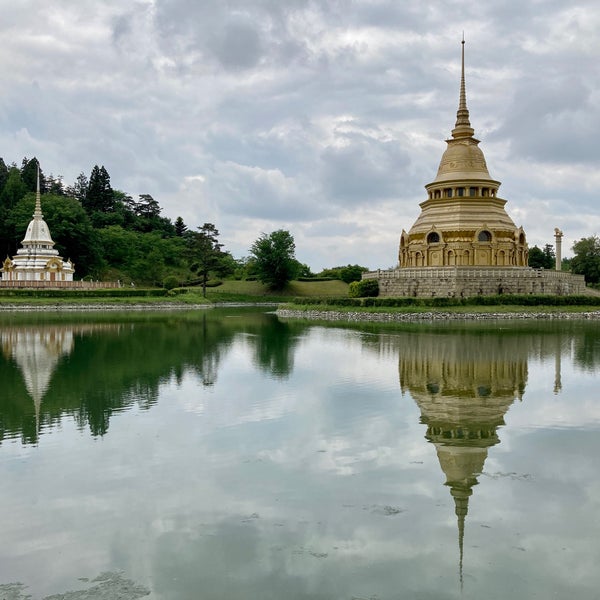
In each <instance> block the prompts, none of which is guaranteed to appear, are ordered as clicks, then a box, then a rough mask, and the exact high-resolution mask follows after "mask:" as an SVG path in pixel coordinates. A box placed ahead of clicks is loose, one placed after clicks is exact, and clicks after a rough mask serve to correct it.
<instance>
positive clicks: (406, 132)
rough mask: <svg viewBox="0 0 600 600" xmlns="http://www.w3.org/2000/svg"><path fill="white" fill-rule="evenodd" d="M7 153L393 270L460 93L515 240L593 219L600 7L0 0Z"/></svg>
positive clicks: (199, 216)
mask: <svg viewBox="0 0 600 600" xmlns="http://www.w3.org/2000/svg"><path fill="white" fill-rule="evenodd" d="M0 9H1V12H2V20H1V22H0V73H1V85H0V156H2V157H3V158H4V160H5V161H6V162H7V163H9V162H12V161H15V162H17V163H18V164H20V161H21V159H22V158H23V157H24V156H27V157H32V156H37V157H38V158H39V159H40V162H41V165H42V168H43V170H44V173H45V174H47V175H49V174H53V175H55V176H58V175H62V176H63V177H64V181H65V183H66V184H72V183H73V181H74V180H75V178H76V177H77V175H78V174H79V173H80V172H84V173H86V174H87V175H89V173H90V171H91V169H92V167H93V166H94V164H99V165H104V166H105V167H106V169H107V170H108V172H109V174H110V176H111V183H112V185H113V187H114V188H116V189H120V190H123V191H125V192H127V193H129V194H131V195H133V196H137V195H138V194H143V193H148V194H151V195H152V196H153V197H154V198H155V199H157V200H158V201H159V202H160V204H161V206H162V207H163V214H164V215H165V216H168V217H170V218H172V219H175V218H176V217H177V216H182V217H183V219H184V220H185V222H186V224H187V225H188V227H189V228H195V227H197V226H199V225H202V224H203V223H204V222H213V223H215V224H216V226H217V228H218V229H219V230H220V232H221V241H222V242H223V243H224V244H225V247H226V248H227V249H228V250H230V251H231V252H232V253H233V255H234V256H236V257H241V256H245V255H247V254H248V248H249V247H250V245H251V244H252V242H253V241H254V240H255V239H256V238H257V237H258V236H259V235H260V234H261V232H267V233H268V232H271V231H273V230H275V229H280V228H284V229H288V230H289V231H290V232H291V233H292V235H293V236H294V238H295V240H296V247H297V257H298V258H299V260H301V261H302V262H305V263H307V264H309V265H310V266H311V267H312V269H313V270H315V271H318V270H320V269H321V268H323V267H327V266H334V265H337V264H347V263H359V264H362V265H365V266H368V267H370V268H387V267H390V266H393V265H394V264H395V263H396V260H397V258H396V257H397V246H398V240H399V236H400V233H401V231H402V229H403V228H405V229H407V230H408V229H409V228H410V226H411V225H412V223H413V221H414V220H415V219H416V217H417V216H418V214H419V206H418V204H419V202H422V201H423V200H425V198H426V196H425V190H424V188H423V186H424V185H425V184H426V183H429V182H430V181H432V180H433V178H434V177H435V173H436V171H437V167H438V164H439V160H440V158H441V155H442V152H443V151H444V149H445V143H444V140H445V139H446V138H447V137H449V134H450V130H451V129H452V127H453V126H454V121H455V118H456V109H457V105H458V92H459V77H460V40H461V36H462V32H463V31H464V32H465V38H466V40H467V45H466V65H467V66H466V76H467V100H468V106H469V110H470V113H471V124H472V125H473V127H474V128H475V131H476V136H477V137H478V138H479V139H481V140H482V144H481V148H482V149H483V151H484V153H485V155H486V159H487V162H488V167H489V170H490V174H491V175H492V177H494V178H495V179H498V180H500V181H501V182H502V184H503V185H502V188H501V190H500V191H501V197H503V198H505V199H506V200H508V204H507V211H508V213H509V214H510V216H511V217H512V218H513V220H514V221H515V223H516V224H517V225H522V226H523V227H524V228H525V231H526V232H527V234H528V240H529V243H530V245H534V244H537V245H540V246H541V245H543V244H545V243H553V241H554V240H553V231H554V228H555V227H557V226H558V227H560V228H561V229H562V230H563V231H564V234H565V237H564V241H563V248H564V251H563V255H564V254H570V247H571V246H572V244H573V242H574V241H576V240H577V239H579V238H581V237H583V236H587V235H592V234H600V207H599V205H598V194H597V190H598V188H600V169H599V168H598V167H599V159H600V143H599V141H598V139H597V136H598V132H599V131H600V67H599V63H600V61H599V57H600V34H599V33H598V32H599V31H600V5H598V4H597V0H573V1H571V2H568V3H567V2H564V1H563V0H518V1H517V0H497V1H493V2H466V1H462V0H428V1H423V0H129V1H125V0H78V1H77V2H75V1H73V0H52V1H51V2H48V1H47V0H19V2H12V1H9V0H0Z"/></svg>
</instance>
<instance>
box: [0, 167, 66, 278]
mask: <svg viewBox="0 0 600 600" xmlns="http://www.w3.org/2000/svg"><path fill="white" fill-rule="evenodd" d="M21 246H22V247H21V248H20V249H19V250H17V254H16V255H15V256H13V258H12V259H10V258H8V257H7V258H6V260H5V261H4V263H3V265H2V269H0V273H2V281H19V282H24V281H31V282H33V281H35V282H38V281H39V282H44V283H47V284H48V285H52V284H56V283H57V282H62V281H73V273H74V272H75V268H74V266H73V263H72V262H71V261H70V260H66V261H65V260H63V259H62V257H61V256H59V255H58V250H55V249H54V241H53V240H52V237H51V236H50V230H49V229H48V225H47V224H46V222H45V221H44V215H43V214H42V204H41V199H40V170H39V168H38V177H37V191H36V195H35V210H34V212H33V219H32V220H31V222H30V223H29V226H28V227H27V232H26V233H25V238H24V239H23V241H22V242H21ZM39 285H40V284H37V286H39ZM37 286H36V287H37Z"/></svg>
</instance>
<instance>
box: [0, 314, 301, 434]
mask: <svg viewBox="0 0 600 600" xmlns="http://www.w3.org/2000/svg"><path fill="white" fill-rule="evenodd" d="M47 318H48V319H49V320H52V318H51V317H50V316H48V317H47ZM69 318H70V319H71V320H72V322H70V323H68V324H67V323H65V316H64V315H63V316H62V317H61V320H58V321H56V322H55V323H52V324H48V323H44V321H41V322H39V321H37V320H36V321H35V323H31V322H30V321H31V319H29V321H26V322H24V323H23V324H21V325H18V324H16V320H18V319H17V318H16V317H15V318H13V319H11V321H10V324H6V323H2V324H0V336H2V337H1V339H2V341H3V356H4V359H2V358H0V378H1V380H2V381H3V387H4V390H3V391H4V395H3V398H2V399H0V440H2V439H3V438H4V436H5V435H15V434H17V435H20V436H21V438H22V439H23V441H24V442H27V443H33V442H35V441H36V440H37V437H38V431H39V430H40V428H44V427H46V428H47V427H51V426H52V425H53V424H56V423H58V422H59V421H60V419H61V418H62V417H63V416H64V415H72V416H73V417H74V418H75V420H76V422H77V423H78V424H79V426H80V427H86V426H88V427H89V428H90V431H91V432H92V434H93V435H104V434H105V433H106V432H107V431H108V427H109V424H110V418H111V416H112V415H113V414H114V413H115V412H119V411H122V410H124V409H126V408H127V407H129V406H131V405H133V404H137V405H138V406H140V407H141V408H142V409H148V408H150V407H151V406H152V405H153V404H154V403H155V402H157V399H158V397H159V387H160V385H161V384H162V383H164V382H166V381H169V380H170V379H173V380H175V381H176V382H181V381H182V379H183V377H184V375H185V374H186V373H192V374H196V375H197V376H198V379H199V381H200V382H201V383H202V385H205V386H207V385H213V384H214V383H215V382H216V380H217V373H218V369H219V365H220V364H221V362H222V360H223V356H224V353H225V352H227V350H228V349H229V347H230V346H231V344H232V342H233V340H234V339H235V338H236V337H237V336H244V339H247V340H250V343H251V344H252V345H253V346H254V348H255V355H256V362H257V363H258V365H259V366H260V367H261V368H263V369H265V370H268V371H269V372H271V373H273V374H274V375H275V376H286V375H288V374H289V373H290V371H291V369H292V365H293V348H294V347H295V344H296V342H295V340H296V339H297V337H298V336H299V334H300V332H301V331H303V330H305V329H306V328H307V327H308V325H306V324H295V325H288V324H282V323H280V322H279V321H278V319H277V318H276V317H275V316H274V315H269V314H264V313H260V312H257V311H256V310H253V311H247V310H238V311H236V312H235V313H233V314H232V313H224V312H222V311H212V310H209V311H195V312H189V313H175V314H152V315H151V314H146V315H143V316H140V315H137V316H134V315H126V316H122V315H121V316H119V315H110V316H107V315H86V316H85V317H80V319H82V320H84V321H85V322H84V323H81V322H79V321H78V318H77V317H76V316H71V317H69ZM23 319H25V317H23ZM95 319H97V320H98V321H100V322H99V323H96V322H94V320H95ZM28 365H29V366H28ZM32 400H33V407H32Z"/></svg>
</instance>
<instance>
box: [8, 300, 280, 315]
mask: <svg viewBox="0 0 600 600" xmlns="http://www.w3.org/2000/svg"><path fill="white" fill-rule="evenodd" d="M252 306H264V307H271V308H273V307H276V306H279V303H277V302H252V303H250V302H214V303H211V304H178V303H174V302H173V303H167V302H148V303H141V302H140V303H131V304H119V303H110V302H98V303H92V302H90V303H89V304H87V303H82V304H67V303H62V302H57V303H54V304H2V303H0V313H2V312H102V311H104V312H116V311H123V312H133V311H169V310H172V311H182V310H209V309H213V308H244V307H252Z"/></svg>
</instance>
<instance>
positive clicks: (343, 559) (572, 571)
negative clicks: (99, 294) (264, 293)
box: [0, 308, 600, 600]
mask: <svg viewBox="0 0 600 600" xmlns="http://www.w3.org/2000/svg"><path fill="white" fill-rule="evenodd" d="M264 310H266V309H262V310H261V309H256V308H255V309H235V310H234V309H229V310H225V309H222V310H221V309H218V310H206V311H187V312H177V313H162V314H155V313H143V312H140V313H133V312H132V313H129V314H106V313H91V314H63V313H44V314H35V315H29V316H27V315H20V314H7V313H3V314H1V315H0V341H1V345H2V352H1V354H0V381H1V382H2V383H1V385H2V387H1V392H0V393H1V396H0V481H1V482H2V493H1V495H0V539H1V540H2V544H1V545H0V598H2V599H3V600H25V599H28V600H29V599H31V600H42V599H45V600H50V599H52V600H77V599H85V600H89V599H93V598H98V599H105V600H109V599H112V598H121V599H125V600H129V599H134V598H142V597H144V598H150V599H155V600H179V599H181V600H184V599H185V600H189V599H196V598H198V599H202V600H238V599H240V600H241V599H245V600H246V599H261V600H270V599H273V600H276V599H277V600H279V599H285V600H295V599H298V600H300V599H309V598H310V599H323V600H325V599H327V600H332V599H333V600H337V599H344V600H389V599H399V598H415V599H418V600H426V599H442V600H446V599H448V600H450V599H475V598H477V599H481V598H486V600H493V599H503V600H505V599H506V598H519V599H521V598H527V599H529V598H543V599H547V598H561V599H562V598H569V599H571V600H580V599H585V600H588V599H589V600H593V599H596V598H598V593H599V592H598V589H599V588H600V571H599V569H598V565H599V564H600V543H599V540H600V518H599V516H598V515H599V514H600V469H599V467H598V461H599V459H600V435H599V434H600V399H599V393H598V387H599V377H598V371H599V366H600V323H599V322H597V321H585V320H568V321H533V320H525V321H502V322H473V321H457V322H446V323H435V324H429V323H412V324H411V323H406V324H394V325H392V324H390V325H367V324H363V325H346V324H341V323H337V324H336V323H328V324H325V323H310V322H304V321H298V320H284V319H279V318H278V317H277V316H275V315H274V314H269V313H265V312H263V311H264Z"/></svg>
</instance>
